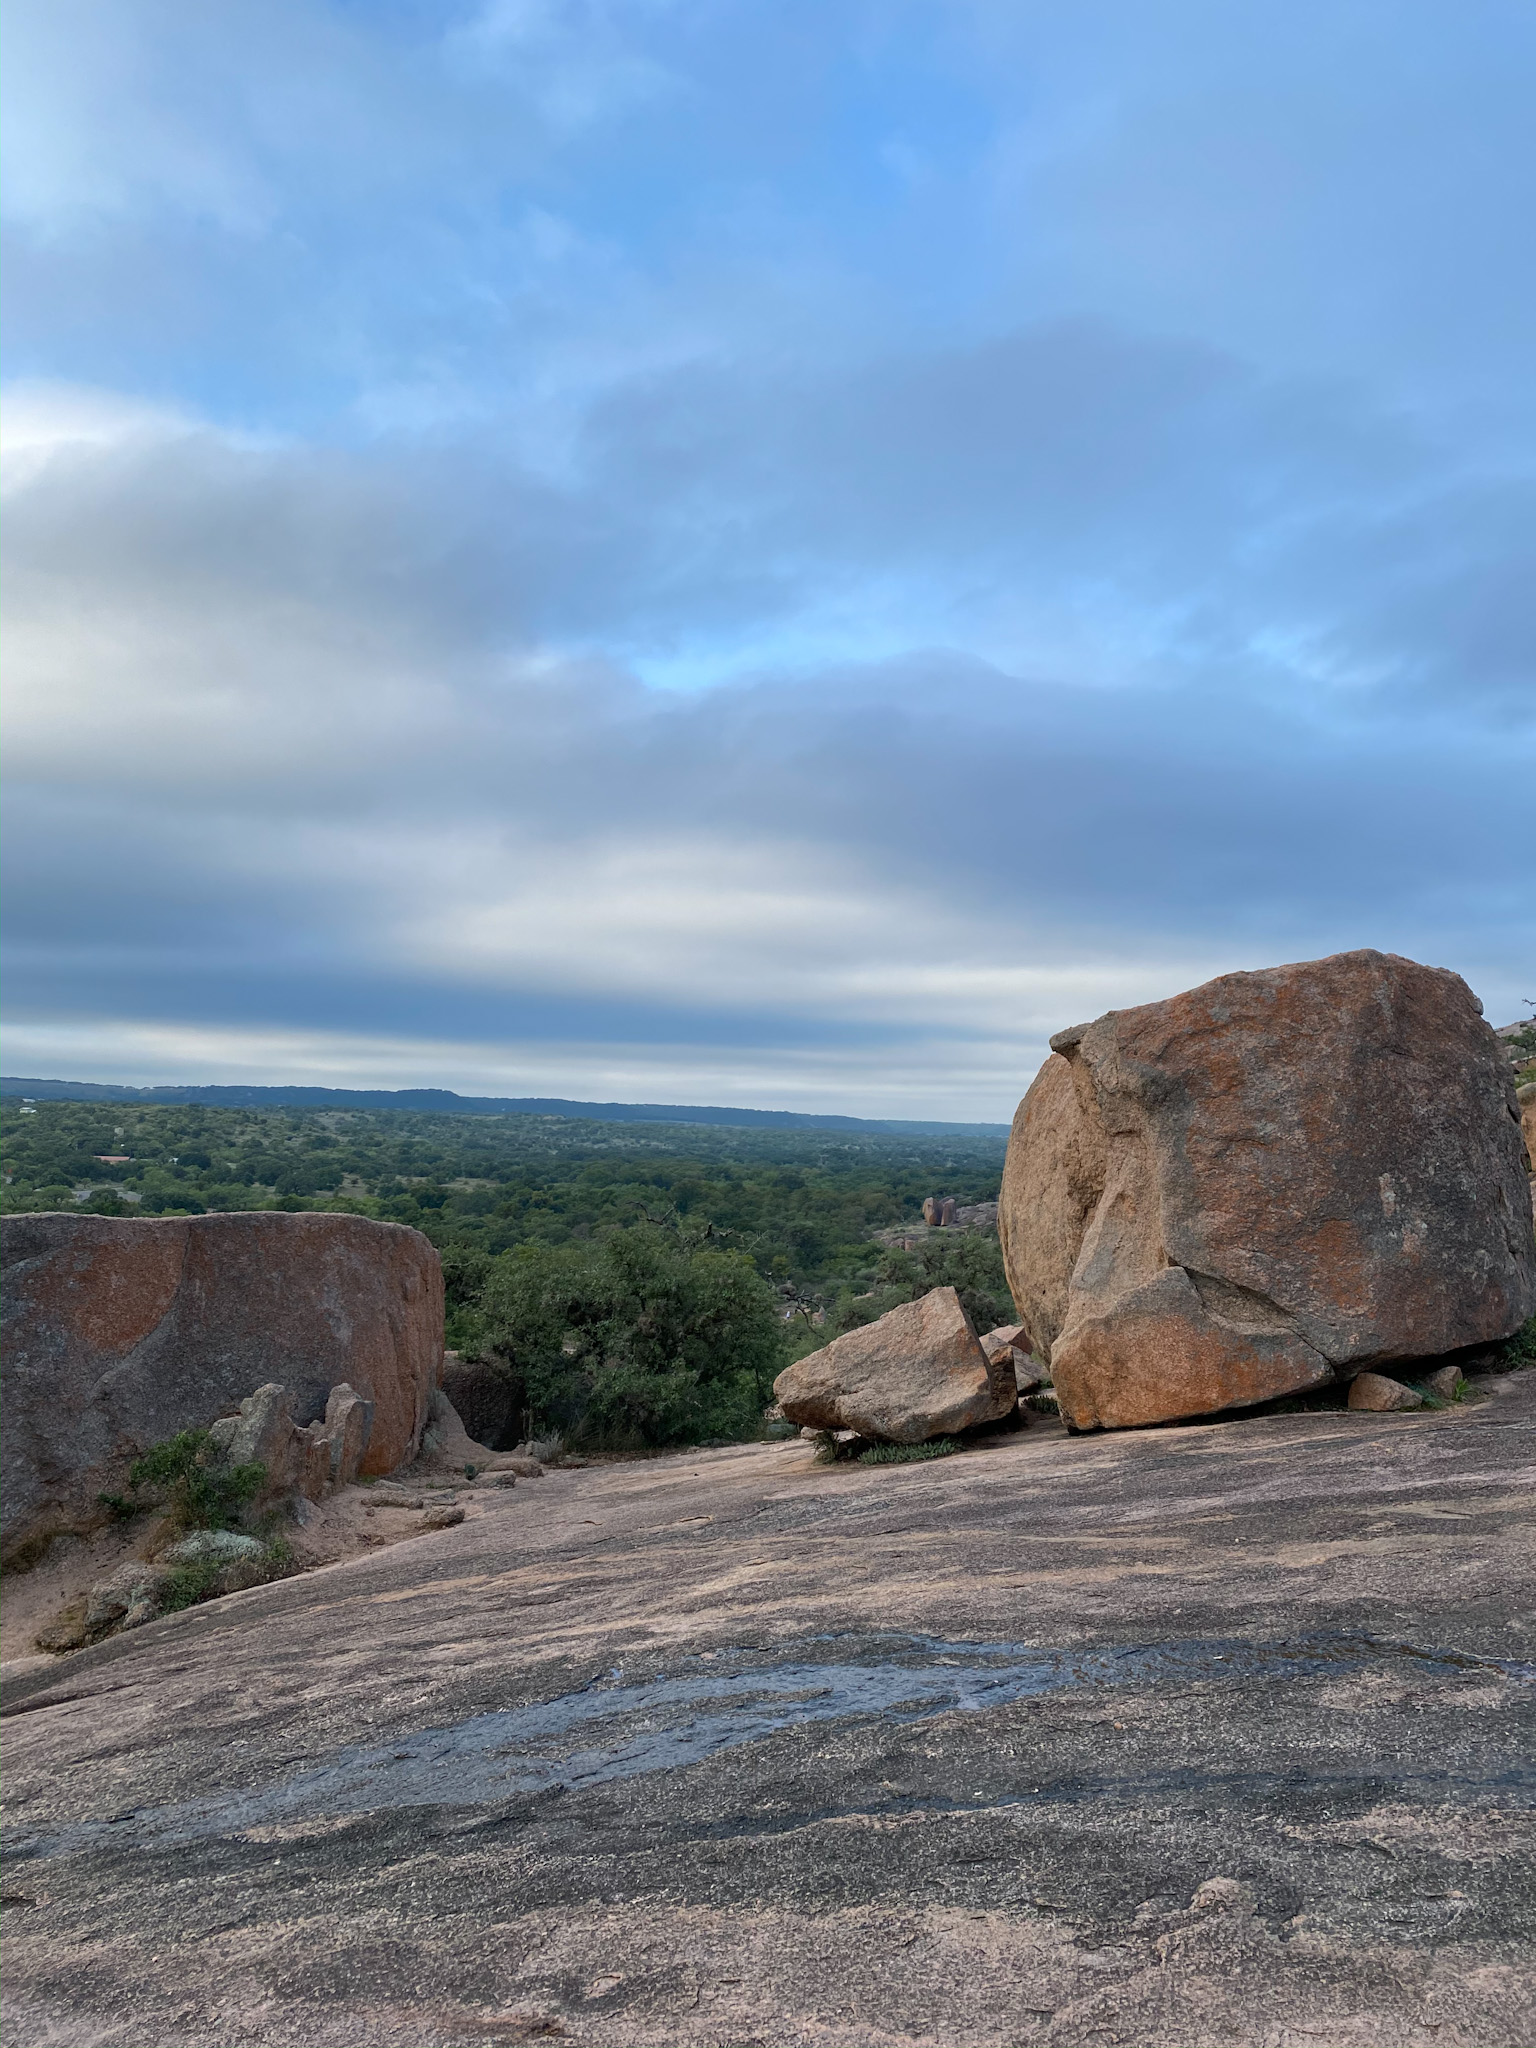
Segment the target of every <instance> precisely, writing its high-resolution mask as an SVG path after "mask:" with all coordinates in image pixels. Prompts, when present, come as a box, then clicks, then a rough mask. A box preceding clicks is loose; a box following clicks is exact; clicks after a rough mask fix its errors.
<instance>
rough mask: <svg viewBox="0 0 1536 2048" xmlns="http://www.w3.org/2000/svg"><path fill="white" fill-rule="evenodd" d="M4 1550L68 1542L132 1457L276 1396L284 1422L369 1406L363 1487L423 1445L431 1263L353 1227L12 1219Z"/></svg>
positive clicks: (439, 1296)
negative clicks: (265, 1392) (347, 1391)
mask: <svg viewBox="0 0 1536 2048" xmlns="http://www.w3.org/2000/svg"><path fill="white" fill-rule="evenodd" d="M0 1251H3V1261H4V1271H5V1320H4V1361H3V1371H4V1380H3V1398H4V1412H5V1429H4V1432H3V1437H0V1549H3V1550H5V1551H10V1550H12V1549H13V1548H14V1546H16V1545H17V1544H18V1543H22V1542H25V1541H27V1540H28V1539H29V1538H31V1537H34V1536H37V1535H44V1534H47V1533H48V1532H49V1531H50V1530H52V1529H66V1528H71V1527H77V1526H79V1525H80V1524H81V1523H82V1522H84V1521H87V1520H89V1519H90V1518H91V1516H92V1513H93V1511H94V1509H95V1502H96V1495H97V1493H98V1492H99V1491H101V1490H102V1489H104V1488H108V1487H115V1486H118V1485H120V1484H121V1481H122V1477H123V1471H124V1465H125V1461H126V1460H128V1459H130V1458H133V1457H135V1456H137V1455H138V1454H139V1453H140V1452H142V1451H144V1450H145V1449H147V1448H148V1446H149V1445H151V1444H154V1443H158V1442H161V1441H163V1440H164V1439H165V1438H167V1437H169V1436H173V1435H175V1434H176V1432H177V1431H178V1430H183V1429H190V1428H196V1427H203V1426H206V1425H207V1424H209V1423H211V1422H212V1421H213V1420H214V1418H215V1417H216V1416H219V1415H221V1414H224V1413H226V1412H227V1411H229V1410H230V1409H232V1408H234V1407H236V1406H237V1405H238V1404H239V1403H240V1402H241V1400H242V1399H243V1397H245V1396H247V1395H249V1393H250V1390H251V1388H252V1387H259V1386H260V1385H262V1383H263V1382H280V1383H281V1385H282V1386H283V1387H284V1388H286V1389H287V1392H288V1395H289V1403H290V1412H291V1414H292V1418H293V1420H294V1421H295V1422H297V1423H299V1424H301V1425H302V1424H304V1423H307V1422H309V1421H318V1420H320V1419H321V1418H322V1417H324V1415H325V1412H326V1401H327V1397H328V1396H329V1394H330V1391H331V1389H332V1388H333V1387H335V1386H336V1385H337V1383H338V1382H340V1381H344V1382H346V1383H347V1385H348V1386H349V1387H351V1388H353V1389H355V1390H356V1393H357V1394H358V1396H360V1397H361V1399H362V1400H363V1401H365V1402H371V1403H372V1406H373V1426H372V1432H371V1435H370V1437H369V1441H368V1447H367V1450H366V1453H365V1454H364V1455H363V1458H362V1466H361V1469H362V1471H363V1472H364V1473H379V1472H389V1471H393V1469H394V1468H395V1466H396V1465H399V1464H401V1463H402V1462H403V1461H404V1460H406V1459H408V1458H410V1457H411V1456H412V1455H413V1454H414V1452H415V1450H416V1448H417V1446H418V1444H419V1443H420V1440H421V1433H422V1429H423V1427H424V1426H425V1423H426V1419H427V1410H428V1403H429V1400H430V1397H431V1394H432V1391H433V1389H434V1387H435V1386H436V1384H437V1380H438V1375H439V1372H440V1369H441V1363H442V1345H443V1336H442V1332H443V1281H442V1266H441V1262H440V1261H439V1259H438V1255H437V1252H436V1250H435V1249H434V1247H433V1246H432V1244H431V1243H430V1242H429V1241H428V1240H427V1239H426V1238H425V1237H423V1236H422V1234H421V1233H420V1231H416V1230H409V1229H407V1228H405V1227H404V1226H403V1225H401V1224H396V1223H374V1222H371V1221H370V1220H369V1219H368V1218H366V1217H362V1216H327V1215H313V1214H312V1215H292V1216H290V1215H284V1214H280V1213H271V1212H259V1213H247V1214H242V1215H233V1216H177V1217H156V1218H145V1219H142V1220H141V1219H138V1218H131V1219H130V1218H117V1217H107V1216H75V1215H38V1216H8V1217H6V1218H4V1219H3V1222H0Z"/></svg>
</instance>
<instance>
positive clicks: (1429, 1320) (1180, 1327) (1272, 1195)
mask: <svg viewBox="0 0 1536 2048" xmlns="http://www.w3.org/2000/svg"><path fill="white" fill-rule="evenodd" d="M1051 1045H1052V1048H1053V1053H1052V1057H1051V1058H1050V1059H1049V1060H1048V1061H1047V1062H1046V1064H1045V1066H1044V1067H1043V1068H1042V1069H1041V1071H1040V1073H1039V1075H1038V1076H1037V1077H1036V1080H1035V1082H1034V1085H1033V1086H1032V1087H1031V1089H1030V1091H1029V1093H1028V1094H1027V1095H1026V1096H1025V1098H1024V1101H1023V1102H1022V1103H1021V1104H1020V1107H1019V1112H1018V1115H1017V1116H1016V1118H1015V1119H1014V1127H1013V1135H1012V1138H1011V1140H1010V1144H1009V1150H1008V1162H1007V1167H1006V1170H1005V1173H1004V1178H1003V1192H1002V1202H1001V1211H1000V1218H999V1227H1000V1234H1001V1238H1002V1245H1003V1255H1004V1259H1005V1262H1006V1265H1007V1269H1008V1277H1009V1282H1010V1285H1011V1286H1012V1288H1013V1292H1014V1298H1015V1300H1016V1302H1017V1304H1018V1308H1019V1313H1020V1316H1021V1317H1022V1318H1023V1321H1024V1324H1025V1327H1026V1329H1027V1331H1028V1334H1029V1338H1030V1340H1031V1348H1032V1349H1033V1350H1034V1351H1036V1352H1037V1353H1038V1354H1039V1355H1041V1356H1042V1357H1047V1356H1048V1357H1049V1359H1050V1361H1051V1367H1052V1378H1053V1380H1054V1383H1055V1387H1056V1391H1057V1393H1058V1395H1059V1396H1060V1401H1061V1408H1062V1413H1063V1414H1064V1415H1065V1416H1066V1417H1067V1419H1068V1420H1069V1421H1070V1422H1072V1423H1073V1424H1074V1425H1075V1426H1076V1427H1078V1428H1080V1429H1086V1428H1091V1427H1094V1426H1096V1425H1101V1424H1102V1425H1110V1426H1116V1425H1126V1424H1137V1423H1148V1422H1159V1421H1164V1420H1167V1419H1171V1418H1173V1417H1176V1416H1183V1415H1199V1414H1206V1413H1209V1412H1211V1411H1213V1410H1217V1409H1222V1408H1231V1407H1238V1406H1243V1405H1245V1404H1249V1403H1253V1402H1257V1401H1263V1400H1267V1399H1270V1398H1271V1397H1273V1396H1275V1395H1278V1394H1284V1393H1290V1392H1294V1391H1296V1390H1298V1389H1300V1388H1304V1387H1309V1386H1315V1385H1318V1384H1320V1383H1321V1382H1324V1381H1327V1380H1329V1379H1331V1378H1333V1377H1335V1376H1338V1377H1340V1378H1347V1377H1349V1376H1351V1375H1353V1374H1354V1373H1356V1372H1359V1371H1361V1370H1362V1369H1363V1368H1365V1367H1366V1366H1368V1365H1371V1364H1380V1363H1384V1362H1390V1361H1391V1360H1394V1359H1409V1358H1423V1357H1432V1356H1434V1355H1436V1354H1439V1353H1444V1352H1449V1351H1454V1350H1457V1349H1460V1348H1461V1347H1463V1346H1468V1345H1474V1344H1479V1343H1485V1342H1489V1341H1491V1340H1494V1339H1498V1338H1501V1337H1505V1336H1508V1335H1510V1334H1511V1333H1512V1332H1513V1331H1514V1330H1516V1329H1518V1328H1519V1326H1520V1324H1521V1323H1522V1322H1523V1321H1524V1320H1525V1319H1526V1318H1527V1317H1528V1316H1529V1315H1530V1314H1531V1313H1532V1312H1533V1310H1536V1245H1533V1241H1532V1229H1531V1197H1530V1189H1529V1183H1528V1181H1527V1178H1526V1163H1525V1157H1524V1146H1523V1145H1522V1142H1521V1137H1520V1124H1519V1115H1518V1112H1517V1107H1516V1103H1515V1098H1514V1087H1513V1083H1512V1081H1511V1079H1510V1075H1509V1069H1508V1066H1507V1064H1506V1062H1505V1060H1504V1058H1503V1056H1502V1053H1501V1050H1500V1048H1499V1045H1498V1043H1497V1041H1496V1040H1495V1037H1494V1034H1493V1032H1492V1031H1491V1030H1490V1029H1489V1027H1488V1026H1487V1025H1486V1024H1485V1023H1484V1022H1483V1019H1482V1015H1481V1011H1480V1008H1479V1005H1478V1003H1477V1000H1476V998H1475V997H1474V996H1473V994H1472V992H1471V990H1470V989H1469V988H1468V987H1467V985H1466V983H1465V982H1464V981H1462V980H1461V979H1460V977H1459V976H1457V975H1455V974H1451V973H1448V972H1446V971H1445V970H1442V969H1438V968H1429V967H1421V966H1419V965H1417V964H1416V963H1415V962H1413V961H1411V960H1405V959H1401V958H1399V957H1398V956H1396V955H1394V954H1384V953H1376V952H1357V953H1341V954H1336V955H1334V956H1333V957H1332V958H1330V959H1326V960H1315V961H1307V962H1304V963H1302V964H1300V965H1297V966H1291V967H1276V968H1271V969H1268V970H1266V971H1264V972H1262V973H1256V974H1228V975H1223V976H1222V977H1220V979H1218V980H1216V981H1211V982H1207V983H1206V984H1205V985H1204V986H1203V987H1201V988H1197V989H1193V990H1191V991H1190V992H1189V993H1188V994H1185V995H1181V996H1175V997H1173V998H1172V999H1170V1000H1169V1001H1167V1002H1163V1003H1148V1004H1145V1005H1143V1006H1142V1007H1141V1008H1139V1009H1133V1010H1119V1011H1115V1010H1112V1011H1110V1012H1109V1014H1108V1015H1107V1016H1104V1017H1101V1018H1099V1019H1098V1021H1097V1022H1096V1023H1093V1024H1086V1025H1078V1026H1076V1027H1074V1028H1073V1029H1072V1030H1070V1031H1063V1032H1058V1033H1057V1035H1056V1036H1055V1037H1054V1038H1053V1039H1052V1040H1051Z"/></svg>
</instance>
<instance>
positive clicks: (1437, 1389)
mask: <svg viewBox="0 0 1536 2048" xmlns="http://www.w3.org/2000/svg"><path fill="white" fill-rule="evenodd" d="M1461 1379H1462V1374H1461V1367H1460V1366H1459V1365H1442V1366H1441V1368H1440V1370H1439V1371H1438V1372H1432V1373H1429V1374H1427V1375H1426V1376H1425V1379H1424V1381H1423V1384H1424V1386H1425V1387H1427V1388H1428V1390H1429V1392H1430V1393H1432V1394H1433V1395H1434V1397H1435V1399H1436V1400H1437V1401H1454V1400H1455V1398H1456V1394H1457V1390H1458V1388H1459V1387H1460V1386H1461Z"/></svg>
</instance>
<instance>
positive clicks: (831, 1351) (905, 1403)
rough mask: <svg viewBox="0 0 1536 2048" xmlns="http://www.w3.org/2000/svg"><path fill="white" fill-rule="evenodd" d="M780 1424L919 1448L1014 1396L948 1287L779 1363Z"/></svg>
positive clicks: (1002, 1368) (992, 1413) (1007, 1372)
mask: <svg viewBox="0 0 1536 2048" xmlns="http://www.w3.org/2000/svg"><path fill="white" fill-rule="evenodd" d="M773 1393H774V1399H775V1400H776V1401H777V1402H778V1403H779V1405H780V1407H781V1408H782V1409H783V1410H784V1416H785V1420H786V1421H789V1422H798V1423H800V1424H801V1425H802V1427H804V1426H807V1425H809V1426H810V1427H811V1428H813V1429H854V1430H857V1431H858V1433H859V1435H860V1436H869V1437H879V1438H882V1439H884V1440H885V1441H886V1442H889V1443H898V1444H919V1443H923V1442H925V1441H926V1440H927V1438H929V1437H934V1436H948V1435H951V1434H952V1433H953V1432H954V1431H955V1430H958V1429H971V1428H974V1427H975V1425H976V1424H977V1423H979V1422H991V1421H995V1420H996V1419H998V1418H999V1417H1001V1416H1004V1415H1007V1414H1009V1413H1010V1412H1011V1410H1012V1409H1013V1406H1014V1404H1015V1402H1016V1400H1017V1398H1018V1390H1017V1387H1016V1385H1015V1383H1014V1377H1013V1366H1012V1362H1011V1357H1010V1355H1009V1354H1008V1353H1007V1352H1006V1351H1004V1352H1002V1353H1000V1354H999V1357H998V1359H997V1360H996V1361H992V1362H989V1361H988V1359H987V1356H986V1353H985V1352H984V1351H983V1350H982V1348H981V1344H980V1342H979V1340H978V1338H977V1336H976V1332H975V1330H974V1329H973V1328H972V1327H971V1319H970V1317H969V1316H968V1315H967V1314H966V1312H965V1310H964V1309H963V1308H962V1307H961V1305H960V1297H959V1295H958V1294H956V1292H955V1290H954V1288H953V1287H936V1288H934V1290H933V1292H932V1293H931V1294H925V1295H924V1296H923V1298H922V1300H921V1301H910V1302H904V1303H903V1304H902V1306H901V1307H900V1308H893V1309H891V1310H890V1311H889V1312H888V1313H887V1314H885V1315H883V1316H881V1317H880V1319H879V1321H878V1322H874V1323H870V1324H868V1325H867V1326H866V1327H865V1328H864V1329H862V1330H850V1331H849V1332H848V1334H847V1336H845V1337H838V1338H835V1339H834V1340H833V1342H832V1343H830V1344H828V1345H827V1346H826V1347H825V1349H823V1350H821V1351H813V1352H812V1353H811V1355H810V1356H809V1357H808V1358H802V1359H799V1360H797V1361H796V1363H795V1364H794V1365H791V1366H787V1367H786V1368H785V1370H784V1371H783V1372H781V1373H780V1374H779V1376H778V1378H777V1379H776V1380H775V1381H774V1383H773Z"/></svg>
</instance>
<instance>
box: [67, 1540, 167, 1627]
mask: <svg viewBox="0 0 1536 2048" xmlns="http://www.w3.org/2000/svg"><path fill="white" fill-rule="evenodd" d="M168 1577H169V1574H168V1573H167V1572H166V1570H165V1569H164V1567H163V1566H161V1565H155V1564H146V1563H145V1562H144V1560H143V1559H142V1558H137V1557H136V1558H131V1559H130V1560H129V1562H128V1563H127V1564H125V1565H119V1567H118V1569H117V1570H116V1571H115V1572H113V1574H112V1576H111V1577H110V1578H107V1579H99V1580H98V1581H97V1582H96V1584H95V1585H94V1586H92V1588H91V1590H90V1592H89V1593H88V1594H87V1595H86V1601H85V1633H86V1635H87V1636H100V1635H105V1634H107V1632H108V1631H109V1630H110V1629H114V1628H138V1627H139V1626H140V1624H141V1623H143V1622H146V1621H153V1620H154V1618H155V1616H156V1615H157V1614H158V1613H159V1612H160V1601H161V1598H162V1596H163V1594H164V1592H165V1586H166V1581H167V1578H168Z"/></svg>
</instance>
